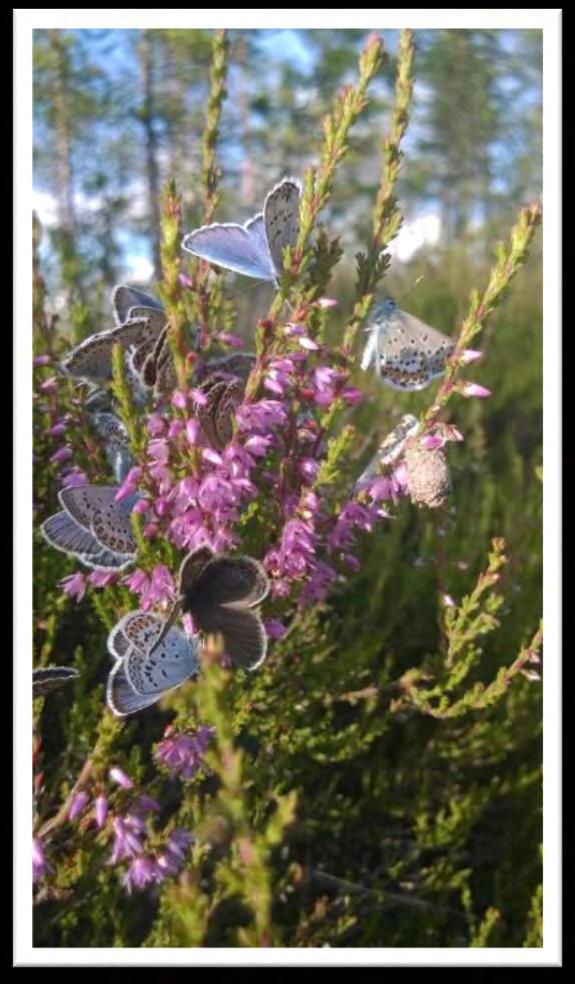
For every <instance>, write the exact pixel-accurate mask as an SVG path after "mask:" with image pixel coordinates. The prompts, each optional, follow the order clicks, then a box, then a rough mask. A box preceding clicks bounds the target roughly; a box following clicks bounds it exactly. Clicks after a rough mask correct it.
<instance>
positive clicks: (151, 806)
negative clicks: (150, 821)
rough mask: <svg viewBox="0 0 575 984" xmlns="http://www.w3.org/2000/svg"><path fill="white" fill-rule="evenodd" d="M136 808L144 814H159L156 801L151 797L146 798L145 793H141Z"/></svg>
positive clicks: (159, 808)
mask: <svg viewBox="0 0 575 984" xmlns="http://www.w3.org/2000/svg"><path fill="white" fill-rule="evenodd" d="M138 807H139V809H141V810H143V811H144V813H159V812H160V810H161V806H160V804H159V803H158V801H157V800H155V799H153V797H152V796H148V794H147V793H142V794H141V796H139V797H138Z"/></svg>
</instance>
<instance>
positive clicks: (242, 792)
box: [193, 639, 296, 946]
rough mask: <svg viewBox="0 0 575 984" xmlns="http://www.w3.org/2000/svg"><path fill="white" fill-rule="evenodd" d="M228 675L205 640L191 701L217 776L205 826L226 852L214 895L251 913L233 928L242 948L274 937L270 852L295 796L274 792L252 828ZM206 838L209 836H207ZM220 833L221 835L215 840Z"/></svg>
mask: <svg viewBox="0 0 575 984" xmlns="http://www.w3.org/2000/svg"><path fill="white" fill-rule="evenodd" d="M229 682H230V673H229V671H227V670H225V669H223V668H222V666H221V648H220V647H218V645H217V640H216V639H213V640H209V641H208V645H207V646H206V648H205V649H204V652H203V656H202V674H201V676H200V678H199V680H198V685H197V687H196V688H195V689H194V692H193V699H194V703H195V705H196V708H197V712H198V714H201V715H202V720H204V721H206V722H209V723H210V724H211V726H212V727H213V729H214V733H213V742H212V744H211V745H210V747H209V748H208V750H207V751H206V756H205V757H206V762H207V764H208V765H209V766H210V768H211V769H212V770H213V771H214V773H215V774H216V775H217V776H218V778H219V780H220V782H221V786H220V790H219V792H218V794H217V796H216V798H215V800H214V802H213V803H212V804H211V807H210V817H209V820H208V827H207V830H208V831H209V830H210V828H211V829H212V830H215V829H218V828H219V827H221V824H222V822H223V824H224V829H225V840H226V841H227V842H228V844H229V845H230V853H229V854H228V853H227V852H226V855H225V856H224V857H223V858H222V859H221V860H220V861H219V862H218V863H217V865H216V868H215V872H214V879H215V884H216V885H217V891H216V895H215V899H216V901H217V900H218V898H224V897H226V896H231V897H234V896H236V897H239V899H241V900H242V901H243V902H245V903H246V904H247V905H248V906H249V909H250V910H251V914H252V923H251V925H249V926H244V927H243V928H241V929H239V930H238V941H239V943H240V945H241V946H277V945H278V943H279V939H278V936H277V932H276V929H275V927H274V925H273V922H272V914H271V908H272V902H273V885H272V872H271V868H270V852H271V850H272V849H273V848H274V847H275V846H276V845H277V844H279V843H281V840H282V836H283V832H284V830H285V829H286V827H288V826H289V825H290V824H291V823H292V821H293V819H294V816H295V805H296V795H295V793H287V794H285V795H282V796H279V795H275V796H274V797H273V799H274V800H275V809H274V810H273V811H272V812H271V814H268V817H267V819H266V821H265V823H264V824H263V826H262V827H261V829H259V830H258V829H255V828H254V825H253V823H252V822H251V819H250V815H251V812H252V809H253V808H252V807H251V806H250V802H249V792H248V788H249V787H247V786H246V776H245V765H244V755H243V753H242V751H241V750H240V749H239V748H237V746H236V745H235V742H234V734H233V729H232V724H231V711H232V706H231V705H230V703H229V697H228V690H229ZM208 836H209V834H208ZM221 837H222V834H221V833H220V835H219V839H221Z"/></svg>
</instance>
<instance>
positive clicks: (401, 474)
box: [391, 461, 407, 499]
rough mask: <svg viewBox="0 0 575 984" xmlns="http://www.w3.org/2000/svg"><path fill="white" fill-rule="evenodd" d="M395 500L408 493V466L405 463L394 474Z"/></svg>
mask: <svg viewBox="0 0 575 984" xmlns="http://www.w3.org/2000/svg"><path fill="white" fill-rule="evenodd" d="M391 477H392V483H393V498H394V499H395V498H397V497H399V496H402V495H405V493H406V492H407V465H406V464H405V462H404V461H402V462H401V464H400V465H398V467H397V468H396V469H395V471H394V472H393V475H392V476H391Z"/></svg>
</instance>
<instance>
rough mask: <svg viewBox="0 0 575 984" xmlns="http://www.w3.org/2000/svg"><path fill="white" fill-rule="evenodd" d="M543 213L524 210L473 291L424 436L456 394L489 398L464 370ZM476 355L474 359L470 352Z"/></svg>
mask: <svg viewBox="0 0 575 984" xmlns="http://www.w3.org/2000/svg"><path fill="white" fill-rule="evenodd" d="M541 218H542V210H541V206H540V205H539V204H538V203H535V204H533V205H529V206H528V207H527V208H524V209H522V210H521V212H520V214H519V218H518V220H517V223H516V224H515V226H514V227H513V229H512V230H511V235H510V239H509V243H508V245H507V246H506V245H505V243H499V245H498V246H497V249H496V262H495V264H494V266H493V268H492V270H491V273H490V275H489V280H488V282H487V285H486V287H485V288H484V290H483V292H482V293H480V292H479V291H473V293H472V295H471V299H470V308H469V314H468V315H467V318H466V319H465V321H464V322H463V324H462V326H461V330H460V332H459V335H458V337H457V340H456V343H455V350H454V352H453V355H452V356H451V358H450V359H449V360H448V363H447V368H446V372H445V377H444V379H443V380H442V383H441V386H440V387H439V390H438V392H437V394H436V395H435V397H434V399H433V402H432V404H431V406H430V407H429V408H428V409H427V410H426V412H425V413H424V415H423V416H422V419H421V429H420V433H421V434H424V433H429V432H430V431H431V430H432V429H433V427H434V426H435V425H436V424H437V423H438V421H439V418H440V415H441V414H442V412H443V411H444V409H445V407H446V405H447V403H448V402H449V400H450V399H451V397H452V396H453V394H454V393H457V392H458V393H460V394H461V395H462V396H480V397H481V396H489V390H486V389H485V388H484V387H480V386H477V384H475V383H470V382H467V381H465V380H462V379H460V378H459V377H460V373H461V370H462V369H463V368H464V366H465V365H466V364H467V363H469V362H470V361H474V357H475V356H476V355H477V353H476V352H475V351H474V350H470V349H469V345H470V343H471V342H472V341H473V339H474V338H475V336H476V335H478V334H479V332H480V331H481V330H482V329H483V327H484V323H485V321H486V319H487V318H488V317H489V315H491V314H492V313H493V312H494V311H495V309H496V308H497V307H498V306H499V304H500V303H501V301H502V299H503V296H504V295H505V293H506V291H507V290H508V289H509V286H510V284H511V281H512V280H513V277H514V276H515V275H516V273H517V272H518V271H519V269H520V267H521V266H522V265H523V264H524V263H525V261H526V259H527V256H528V253H529V247H530V245H531V242H532V240H533V236H534V234H535V231H536V230H537V228H538V226H539V225H540V223H541ZM470 352H471V353H472V357H471V359H470V357H469V353H470Z"/></svg>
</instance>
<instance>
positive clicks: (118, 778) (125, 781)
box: [108, 765, 134, 789]
mask: <svg viewBox="0 0 575 984" xmlns="http://www.w3.org/2000/svg"><path fill="white" fill-rule="evenodd" d="M108 775H109V776H110V779H112V780H113V782H116V783H118V785H119V786H122V788H123V789H133V786H134V783H133V782H132V780H131V779H130V777H129V776H127V775H126V773H125V772H124V771H123V769H120V767H119V766H117V765H113V766H112V768H111V769H110V771H109V773H108Z"/></svg>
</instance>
